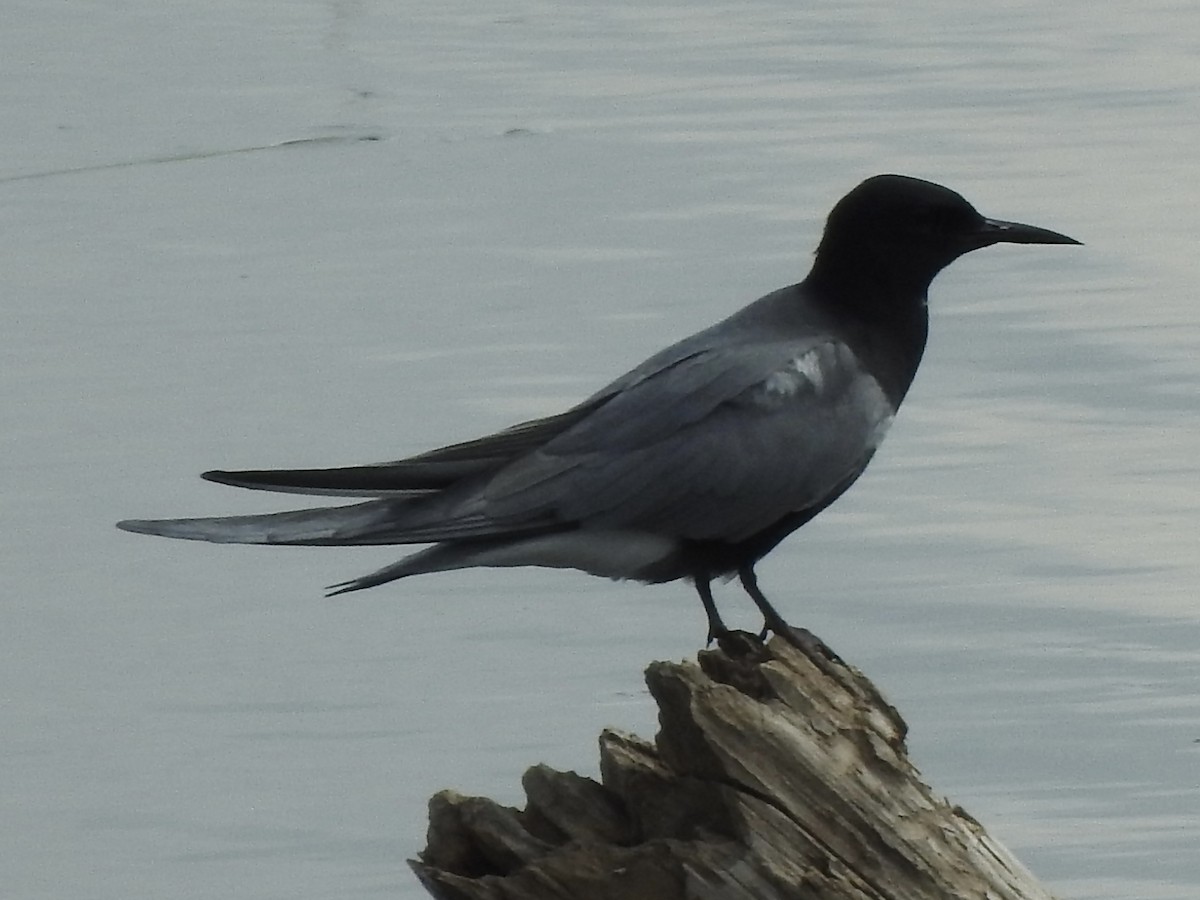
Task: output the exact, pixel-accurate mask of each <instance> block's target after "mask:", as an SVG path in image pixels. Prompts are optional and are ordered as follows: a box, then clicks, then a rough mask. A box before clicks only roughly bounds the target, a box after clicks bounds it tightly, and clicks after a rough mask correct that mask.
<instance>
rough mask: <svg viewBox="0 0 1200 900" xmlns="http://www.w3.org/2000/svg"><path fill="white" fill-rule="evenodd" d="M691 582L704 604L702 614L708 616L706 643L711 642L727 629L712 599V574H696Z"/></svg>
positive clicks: (726, 631) (725, 632)
mask: <svg viewBox="0 0 1200 900" xmlns="http://www.w3.org/2000/svg"><path fill="white" fill-rule="evenodd" d="M692 582H693V584H695V585H696V593H698V594H699V595H700V602H701V603H703V604H704V614H705V615H706V616H708V641H707V642H706V643H709V644H711V643H712V642H713V641H714V640H719V639H720V638H721V637H723V636H724V635H726V634H728V633H729V629H728V628H726V627H725V623H724V622H723V621H722V620H721V614H720V613H719V612H717V604H716V601H715V600H713V595H712V576H710V575H707V574H704V575H697V576H696V577H695V578H694V579H692Z"/></svg>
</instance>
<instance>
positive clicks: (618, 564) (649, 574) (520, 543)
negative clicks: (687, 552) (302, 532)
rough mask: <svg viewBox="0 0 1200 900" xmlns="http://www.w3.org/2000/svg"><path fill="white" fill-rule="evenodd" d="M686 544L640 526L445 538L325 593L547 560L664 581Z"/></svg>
mask: <svg viewBox="0 0 1200 900" xmlns="http://www.w3.org/2000/svg"><path fill="white" fill-rule="evenodd" d="M681 551H682V544H681V542H680V541H678V540H677V539H674V538H667V537H663V536H662V535H655V534H649V533H647V532H638V531H585V530H582V529H577V528H568V529H564V530H560V531H550V532H546V533H543V534H527V535H511V536H504V537H497V538H491V539H487V540H472V541H447V542H445V543H441V544H435V545H434V546H432V547H427V548H426V549H424V550H421V551H419V552H417V553H413V554H411V555H409V556H406V557H404V558H403V559H401V560H399V561H397V562H394V563H392V564H391V565H387V566H384V567H383V568H382V569H377V570H376V571H374V572H371V573H369V574H367V575H363V576H361V577H360V578H352V579H351V580H349V581H343V582H340V583H339V584H334V585H330V586H329V588H328V589H327V590H328V593H327V595H326V596H329V597H333V596H336V595H337V594H347V593H350V592H351V591H361V590H363V589H365V588H370V587H376V586H377V585H380V584H386V583H387V582H389V581H395V580H396V579H398V578H407V577H408V576H410V575H426V574H428V573H430V572H446V571H449V570H451V569H466V568H470V567H473V566H490V567H496V568H507V567H511V566H543V567H546V568H552V569H579V570H580V571H583V572H589V573H591V574H592V575H600V576H602V577H604V578H616V579H626V578H632V579H636V580H638V581H646V582H660V581H671V580H673V579H675V578H679V577H682V576H683V575H684V574H685V571H686V570H685V569H684V568H683V567H682V564H681Z"/></svg>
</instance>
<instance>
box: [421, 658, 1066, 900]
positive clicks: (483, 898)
mask: <svg viewBox="0 0 1200 900" xmlns="http://www.w3.org/2000/svg"><path fill="white" fill-rule="evenodd" d="M732 643H738V644H739V646H731V644H732ZM727 651H728V652H727ZM646 683H647V685H648V686H649V688H650V693H651V694H652V695H653V696H654V699H655V701H656V702H657V703H658V706H659V723H660V731H659V733H658V736H657V738H656V739H655V741H654V743H650V742H648V741H645V740H643V739H641V738H638V737H635V736H633V735H630V734H625V733H621V732H618V731H614V730H606V731H605V732H604V733H603V734H602V735H601V736H600V772H601V778H602V783H601V784H598V783H596V782H595V781H593V780H591V779H588V778H584V777H581V776H579V775H576V774H575V773H573V772H557V771H554V770H552V769H549V768H547V767H545V766H534V767H533V768H531V769H529V771H527V772H526V773H525V777H524V779H523V785H524V788H525V792H526V795H527V798H528V803H527V806H526V808H525V809H524V810H515V809H510V808H507V807H503V806H500V805H498V804H496V803H495V802H493V801H491V800H488V799H484V798H480V797H465V796H462V795H459V794H456V793H454V792H452V791H443V792H441V793H439V794H437V795H435V796H434V797H433V798H432V800H431V801H430V804H429V836H428V846H427V847H426V849H425V850H424V851H423V852H422V853H421V855H420V858H419V859H418V860H413V861H412V862H411V864H412V866H413V869H414V870H415V871H416V873H417V876H418V877H419V878H420V879H421V882H422V883H423V884H424V886H425V888H426V890H428V891H429V893H430V894H432V895H433V896H434V897H435V898H438V900H551V898H554V900H600V898H604V900H684V898H687V900H693V898H694V900H740V898H746V900H750V898H753V900H774V898H779V900H784V898H787V900H801V898H821V900H842V898H855V900H864V898H871V900H879V898H887V900H926V898H928V900H950V898H954V900H975V898H978V900H1051V898H1050V894H1049V893H1048V892H1047V891H1046V890H1045V889H1044V888H1042V887H1040V886H1039V885H1038V884H1037V882H1036V881H1034V879H1033V877H1032V876H1031V875H1030V874H1029V872H1028V871H1026V869H1025V868H1024V867H1023V866H1022V865H1021V864H1020V863H1019V862H1018V861H1017V860H1016V859H1015V858H1014V857H1013V856H1012V855H1011V854H1010V853H1009V852H1008V851H1007V850H1006V849H1005V848H1004V847H1002V846H1001V845H1000V844H998V843H997V842H996V841H994V840H993V839H991V838H990V837H988V835H987V833H986V832H985V831H984V830H983V828H982V826H980V824H979V823H978V822H976V821H975V820H974V819H973V818H971V817H970V816H969V815H967V813H965V812H964V811H963V810H962V809H961V808H959V807H957V806H954V805H952V804H950V803H949V802H947V801H946V800H945V799H943V798H941V797H938V796H936V795H935V794H934V793H933V792H932V791H931V790H930V788H929V787H928V786H927V785H925V784H923V783H922V782H921V780H920V778H919V773H918V772H917V770H916V768H915V767H914V766H913V765H912V763H911V762H909V760H908V756H907V754H906V747H905V731H906V726H905V724H904V721H903V720H902V719H901V718H900V715H899V714H898V713H897V712H896V710H894V709H893V708H892V707H891V706H890V705H889V704H888V703H887V702H886V701H885V700H884V699H883V697H882V696H881V695H880V693H879V691H878V690H876V688H875V687H874V685H873V684H872V683H871V682H870V681H869V680H868V679H867V678H866V677H865V676H864V675H862V673H860V672H859V671H858V670H856V669H854V668H853V667H850V666H847V665H845V664H844V663H842V661H841V660H839V659H838V658H837V657H836V656H835V655H833V654H832V653H830V652H829V651H827V650H825V649H824V648H823V645H821V644H820V642H819V641H815V639H814V640H813V642H812V644H811V645H810V648H809V649H807V650H804V651H801V650H798V649H796V648H795V647H793V646H792V645H790V644H787V643H784V642H783V641H782V640H780V639H779V638H774V639H773V640H772V642H771V643H770V644H769V645H766V646H764V645H762V644H760V643H758V642H757V641H755V640H753V639H750V638H749V637H747V638H746V639H745V640H744V641H742V642H727V644H726V648H725V649H723V650H720V651H717V650H713V651H707V650H706V651H701V653H700V654H699V656H698V659H697V662H694V663H693V662H682V663H665V662H657V663H652V664H651V665H650V667H649V668H648V669H647V670H646Z"/></svg>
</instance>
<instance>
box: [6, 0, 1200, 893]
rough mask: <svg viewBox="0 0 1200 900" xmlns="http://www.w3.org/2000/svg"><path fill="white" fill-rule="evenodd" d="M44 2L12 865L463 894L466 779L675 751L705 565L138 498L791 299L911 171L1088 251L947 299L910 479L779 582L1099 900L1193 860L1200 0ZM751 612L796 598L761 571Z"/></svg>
mask: <svg viewBox="0 0 1200 900" xmlns="http://www.w3.org/2000/svg"><path fill="white" fill-rule="evenodd" d="M6 23H7V24H6V27H5V28H4V29H0V86H2V87H0V115H2V116H3V121H2V123H0V124H2V127H0V151H2V152H0V230H2V233H3V235H4V245H5V250H6V252H5V262H4V265H3V267H0V281H2V284H0V296H2V297H3V300H2V301H0V303H2V304H3V309H4V312H5V316H4V319H5V327H4V328H3V329H0V354H2V357H3V360H4V365H3V367H2V368H0V397H2V398H3V399H2V400H0V419H2V422H3V428H0V496H2V498H3V500H2V503H0V527H2V528H3V534H4V535H5V541H4V548H3V551H2V552H3V553H4V556H5V559H4V564H3V566H0V587H2V588H3V594H4V598H5V599H4V602H3V605H0V730H2V733H3V735H4V737H3V740H2V741H0V796H2V797H3V806H2V808H3V814H2V815H0V870H2V871H3V873H4V874H3V876H2V877H3V882H4V887H3V893H4V895H5V896H6V897H8V896H11V897H14V898H30V900H32V898H46V900H50V898H55V900H58V898H63V897H71V898H95V900H110V898H111V900H116V898H121V900H127V898H138V897H147V898H149V897H172V898H180V897H192V896H195V897H213V896H225V897H239V898H251V900H267V898H276V897H278V898H283V897H288V898H295V897H304V898H324V897H338V898H344V897H348V896H371V895H386V896H393V897H394V896H400V897H408V898H416V897H420V896H423V892H422V891H421V890H420V889H419V887H418V885H417V884H416V882H415V880H414V879H413V878H412V877H411V875H410V874H409V873H408V871H407V869H406V867H405V866H404V862H403V861H404V859H405V858H406V857H408V856H411V855H413V854H415V853H416V852H417V851H418V850H419V849H420V847H421V846H422V844H423V834H424V827H425V826H424V822H425V801H426V799H427V798H428V796H429V795H430V794H432V793H433V792H434V791H436V790H438V789H439V788H442V787H450V786H453V787H457V788H459V789H461V790H464V791H467V792H474V793H482V794H487V795H490V796H494V797H497V798H499V799H502V800H504V801H507V802H513V803H519V802H520V801H521V797H520V791H519V776H520V773H521V772H522V771H523V769H524V768H525V767H526V766H528V765H530V764H533V763H536V762H547V763H550V764H551V765H555V766H559V767H562V768H573V769H576V770H579V771H582V772H584V773H588V774H594V772H595V759H596V750H595V738H596V735H597V734H598V732H599V730H600V729H601V728H603V727H604V726H607V725H613V726H617V727H621V728H625V729H629V730H635V731H639V732H640V733H642V734H644V735H647V736H649V735H652V734H653V732H654V730H655V727H656V726H655V717H654V709H653V706H652V704H651V702H650V700H649V698H648V696H647V695H646V693H645V691H644V689H643V687H642V684H641V676H640V673H641V669H642V667H643V666H644V665H645V664H646V663H647V662H649V661H650V660H652V659H660V658H668V659H671V658H681V657H686V656H690V655H692V654H693V653H694V652H695V650H696V649H697V648H698V646H699V644H700V641H701V639H702V636H703V631H704V618H703V615H702V612H701V610H700V607H699V604H698V602H697V601H696V600H695V598H694V596H693V595H692V593H691V591H690V589H688V588H687V587H685V586H682V585H671V586H665V587H657V588H649V587H640V586H636V585H623V584H610V583H608V582H604V581H599V580H594V579H588V578H586V577H584V576H581V575H577V574H574V573H569V572H547V571H535V570H529V571H526V570H517V571H508V572H485V571H479V572H461V573H453V574H447V575H443V576H437V577H431V578H427V579H419V580H413V581H411V582H404V583H400V584H396V585H390V586H388V587H386V588H381V589H379V590H375V591H371V592H368V593H366V594H362V595H357V596H354V597H352V598H345V599H339V600H338V601H329V600H325V599H323V598H322V596H321V586H322V585H325V584H329V583H332V582H335V581H340V580H343V579H345V578H347V577H352V576H354V575H357V574H360V573H362V572H365V571H368V570H370V569H372V568H374V567H377V566H379V565H382V564H384V563H386V562H389V561H390V560H391V559H393V558H395V555H396V554H395V552H394V551H392V550H389V549H388V548H370V549H354V550H345V549H342V550H326V549H280V548H270V549H264V548H245V547H217V546H208V545H195V544H186V543H176V542H169V541H157V540H151V539H148V538H140V537H137V536H132V535H128V534H123V533H119V532H117V531H116V530H115V529H113V527H112V523H113V522H114V521H115V520H117V519H119V518H124V517H129V516H146V517H148V516H167V515H185V514H195V515H203V514H221V513H235V512H252V511H265V510H268V509H273V508H279V507H280V506H281V505H284V504H286V503H287V502H288V498H279V497H271V496H265V495H258V496H256V495H253V494H251V493H247V492H238V491H232V490H228V489H224V488H221V487H218V486H215V485H211V484H207V483H204V482H201V481H200V480H199V479H198V478H196V477H195V476H196V473H198V472H200V471H202V470H204V469H208V468H213V467H229V468H236V467H256V468H257V467H271V466H307V465H334V464H343V463H352V462H368V461H377V460H381V459H388V458H397V457H400V456H403V455H406V454H409V453H413V452H417V451H420V450H423V449H428V448H429V447H432V446H435V445H437V444H441V443H444V442H448V441H452V440H457V439H463V438H467V437H471V436H474V435H475V434H478V433H482V432H483V431H485V430H490V429H495V428H500V427H503V426H505V425H508V424H511V423H512V422H514V421H516V420H519V419H522V418H528V417H531V416H536V415H541V414H546V413H551V412H555V411H557V410H559V409H561V408H562V407H563V406H565V405H567V404H569V403H571V402H574V401H576V400H578V399H580V398H582V397H584V396H586V395H587V394H588V393H590V392H591V391H592V390H594V389H595V388H596V387H598V386H599V385H601V384H602V383H604V382H605V381H607V380H608V379H609V378H611V377H612V376H614V375H616V374H618V373H619V372H621V371H623V370H625V369H626V368H628V367H629V366H631V365H633V364H635V363H637V362H639V361H640V360H641V359H642V358H643V357H644V356H646V355H647V354H649V353H650V352H652V351H653V350H655V349H657V348H659V347H661V346H663V345H665V344H667V343H668V342H670V341H672V340H675V339H676V338H678V337H681V336H683V335H685V334H687V333H689V332H691V331H693V330H695V329H697V328H699V327H701V326H703V325H706V324H708V323H710V322H712V321H714V320H716V319H718V318H720V317H722V316H724V315H726V314H727V313H729V312H731V311H732V310H734V309H735V308H737V307H738V306H740V305H742V304H743V303H745V302H748V301H750V300H752V299H754V298H755V297H757V296H759V295H760V294H763V293H765V292H766V291H768V290H771V289H773V288H775V287H778V286H780V285H783V284H787V283H789V282H792V281H795V280H796V279H797V278H799V277H800V276H801V275H802V274H803V273H804V271H805V270H806V268H807V262H808V258H809V254H810V252H811V249H812V247H813V246H814V245H815V241H816V239H817V237H818V235H819V231H820V227H821V223H822V219H823V217H824V214H825V213H826V211H827V210H828V208H829V206H830V205H831V204H832V203H833V202H834V201H835V200H836V199H837V198H838V197H839V196H841V194H843V193H844V192H845V191H846V190H848V189H849V188H850V187H852V186H853V185H854V184H855V183H857V182H858V181H859V180H861V179H862V178H864V177H866V176H868V175H871V174H874V173H876V172H881V171H897V172H903V173H907V174H912V175H917V176H921V177H926V178H931V179H933V180H936V181H939V182H942V183H945V184H948V185H950V186H952V187H954V188H955V189H957V190H960V191H961V192H963V193H964V194H965V195H966V196H967V197H968V198H969V199H970V200H972V201H973V202H975V203H976V204H977V205H978V206H979V207H980V208H981V209H982V210H983V211H984V212H985V213H987V214H989V215H994V216H999V217H1003V218H1012V219H1017V220H1021V221H1027V222H1032V223H1036V224H1039V225H1044V226H1046V227H1049V228H1053V229H1056V230H1060V231H1063V232H1066V233H1068V234H1071V235H1073V236H1075V237H1078V238H1080V239H1081V240H1083V241H1085V242H1086V246H1085V247H1083V248H1061V247H1055V248H1037V247H998V248H994V249H991V250H988V251H984V252H981V253H978V254H974V255H972V256H971V257H969V258H967V259H965V260H962V261H961V262H959V263H957V264H956V265H955V266H954V267H952V268H951V269H950V270H949V271H947V272H946V273H945V274H944V275H942V276H941V277H940V278H939V279H938V281H937V282H935V284H934V290H933V293H932V297H931V306H932V310H933V328H932V336H931V343H930V349H929V351H928V354H927V357H926V361H925V364H924V366H923V368H922V371H921V373H920V375H919V376H918V378H917V382H916V384H915V386H914V388H913V391H912V393H911V394H910V396H909V399H908V401H907V402H906V405H905V408H904V409H903V410H902V412H901V415H900V416H899V418H898V419H897V422H896V425H895V426H894V428H893V429H892V431H891V433H890V435H889V437H888V441H887V443H886V445H885V446H884V448H883V450H882V452H881V453H880V454H879V456H878V458H877V459H876V461H875V462H874V463H873V465H872V468H871V471H870V472H869V473H868V474H867V475H866V476H865V477H864V478H863V479H862V481H861V482H860V483H859V485H857V486H856V487H855V489H854V490H853V491H851V492H850V493H849V494H848V495H847V496H846V497H845V498H843V500H841V501H839V503H838V504H837V505H836V506H835V507H834V508H833V509H832V510H830V511H829V512H828V513H826V514H825V515H823V516H822V517H820V519H818V520H817V521H816V522H814V523H812V524H811V525H810V526H807V527H806V528H805V529H804V530H803V532H801V533H799V534H797V535H795V536H793V538H791V539H790V540H789V541H788V542H786V543H785V544H784V545H783V546H781V547H780V548H779V549H778V550H777V551H776V552H775V553H774V554H773V555H772V556H771V557H770V558H769V559H768V560H766V561H765V562H764V564H763V565H762V566H761V568H760V574H761V579H762V584H763V586H764V588H765V590H766V591H767V592H768V594H769V595H770V596H772V597H773V598H774V600H775V601H776V603H777V605H778V606H779V607H780V608H781V609H782V610H783V611H784V612H785V614H786V615H788V617H789V618H791V619H792V620H793V621H796V622H802V623H803V624H805V625H808V626H809V627H811V628H812V629H813V630H814V631H816V632H817V633H818V634H820V635H821V636H822V637H824V638H825V639H826V640H827V641H828V642H829V643H830V644H831V645H833V646H834V647H835V648H837V650H838V651H839V652H840V653H842V654H843V655H844V656H845V657H846V658H848V659H849V660H851V661H853V662H854V663H856V664H857V665H859V666H860V667H862V668H863V669H864V670H865V671H866V672H867V673H868V674H870V675H871V676H872V677H873V678H875V679H876V681H877V682H878V684H879V685H880V686H881V687H882V689H883V690H884V691H885V692H887V694H888V695H889V696H890V697H891V699H892V700H893V701H894V702H895V703H896V704H897V705H898V706H899V708H900V709H901V710H902V712H903V713H904V714H905V716H906V717H907V719H908V721H909V723H910V725H911V728H912V736H911V747H912V752H913V757H914V759H915V761H916V762H917V764H918V765H919V766H920V767H921V768H922V770H923V771H924V772H925V774H926V775H927V776H928V778H929V779H930V781H931V782H932V783H933V784H934V785H935V786H936V788H937V790H939V791H942V792H944V793H946V794H947V795H949V796H950V797H952V799H953V800H954V801H955V802H957V803H960V804H962V805H963V806H964V807H965V808H966V809H968V810H969V811H970V812H971V813H972V814H973V815H975V816H976V817H978V818H979V819H980V820H981V821H982V822H984V823H985V825H987V827H988V828H989V829H990V830H991V831H992V832H993V834H994V835H996V836H997V837H998V838H999V839H1000V840H1002V841H1004V842H1005V843H1007V844H1008V845H1010V846H1011V847H1012V848H1013V849H1014V850H1015V851H1016V852H1017V854H1018V855H1019V856H1020V857H1021V858H1022V859H1023V860H1024V861H1025V862H1026V863H1027V864H1028V865H1029V866H1030V867H1031V868H1032V869H1033V870H1034V871H1035V872H1036V873H1037V874H1038V876H1039V877H1041V878H1042V879H1044V880H1045V881H1046V882H1047V883H1048V884H1049V885H1050V886H1051V887H1052V889H1054V890H1055V891H1056V892H1058V893H1060V894H1061V895H1062V896H1063V897H1064V898H1080V900H1082V898H1088V900H1101V898H1104V900H1117V898H1120V900H1194V898H1196V897H1197V896H1200V853H1198V852H1197V850H1198V848H1200V743H1197V742H1198V741H1200V598H1198V596H1197V585H1198V584H1200V553H1198V552H1197V551H1198V549H1200V548H1198V547H1197V538H1196V534H1197V524H1198V522H1200V478H1198V466H1197V463H1196V459H1197V455H1198V452H1200V425H1198V424H1197V422H1198V416H1197V412H1198V411H1200V401H1198V400H1197V390H1196V388H1197V383H1198V382H1200V362H1198V359H1200V357H1198V355H1197V353H1196V347H1197V345H1198V344H1200V313H1198V312H1197V304H1196V292H1195V285H1196V284H1197V282H1198V281H1200V255H1198V254H1197V253H1196V250H1195V248H1196V245H1197V237H1198V236H1200V202H1197V201H1198V200H1200V187H1197V185H1198V184H1200V178H1198V177H1197V176H1198V175H1200V172H1198V171H1197V163H1196V155H1195V149H1194V148H1195V147H1196V145H1197V143H1198V141H1200V68H1198V67H1197V63H1196V60H1197V51H1198V49H1200V47H1198V44H1200V38H1198V37H1197V35H1200V9H1197V8H1196V7H1194V6H1192V5H1188V4H1182V3H1159V4H1140V5H1138V6H1137V7H1136V8H1134V7H1130V8H1129V9H1128V10H1118V9H1105V8H1103V7H1097V6H1096V5H1095V4H1085V3H1082V2H1076V0H1071V2H1065V3H1060V4H1056V5H1053V6H1046V5H1044V4H1034V3H1002V4H999V5H996V4H990V5H988V6H987V7H986V8H982V7H978V6H977V5H966V4H955V3H949V2H933V3H927V4H917V5H915V6H914V5H913V4H907V5H904V6H902V7H901V6H896V5H894V4H888V3H883V2H849V3H846V2H841V3H837V4H830V3H817V4H815V5H810V6H809V8H807V9H803V10H800V9H797V8H795V5H794V4H787V3H782V2H753V3H741V4H736V5H728V4H718V3H698V4H692V5H654V4H649V5H648V4H644V3H631V2H613V3H604V4H598V3H566V2H523V3H522V2H514V3H494V4H486V5H482V6H481V5H480V4H473V3H455V2H445V0H441V2H437V3H434V2H392V3H382V2H373V0H342V2H306V0H298V2H292V3H287V4H280V3H269V2H263V0H250V2H240V3H211V2H209V3H199V2H181V3H176V4H170V5H167V6H163V5H162V4H156V3H151V2H148V0H132V2H127V3H122V4H91V5H77V6H58V5H47V4H36V3H18V4H10V9H9V11H8V13H7V17H6ZM718 599H719V600H720V601H723V603H724V607H725V609H726V610H727V612H728V618H729V619H730V621H731V623H738V624H742V625H747V626H749V625H753V624H755V620H754V618H753V617H752V616H751V615H750V611H749V609H748V607H749V604H748V603H747V602H746V601H745V600H744V599H743V598H742V597H741V596H740V594H739V592H738V591H736V590H734V589H733V588H729V589H724V590H722V591H720V592H719V596H718Z"/></svg>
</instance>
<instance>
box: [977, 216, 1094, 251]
mask: <svg viewBox="0 0 1200 900" xmlns="http://www.w3.org/2000/svg"><path fill="white" fill-rule="evenodd" d="M977 238H978V240H979V241H980V246H981V247H986V246H988V245H990V244H1082V243H1083V241H1077V240H1075V238H1070V237H1067V236H1066V235H1065V234H1059V233H1058V232H1057V231H1051V230H1050V229H1049V228H1038V227H1037V226H1036V225H1022V224H1021V223H1020V222H1004V221H1002V220H1000V219H984V220H983V224H982V225H981V226H980V227H979V231H978V233H977Z"/></svg>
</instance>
